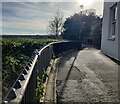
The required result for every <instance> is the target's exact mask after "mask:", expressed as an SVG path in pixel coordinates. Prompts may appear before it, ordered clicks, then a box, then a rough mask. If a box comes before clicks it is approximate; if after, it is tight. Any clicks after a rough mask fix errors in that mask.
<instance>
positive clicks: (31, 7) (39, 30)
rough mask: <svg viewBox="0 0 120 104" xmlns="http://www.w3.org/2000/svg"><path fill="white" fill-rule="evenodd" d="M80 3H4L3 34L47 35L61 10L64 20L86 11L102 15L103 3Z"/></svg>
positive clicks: (83, 0) (92, 1)
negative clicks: (90, 10) (54, 18)
mask: <svg viewBox="0 0 120 104" xmlns="http://www.w3.org/2000/svg"><path fill="white" fill-rule="evenodd" d="M77 1H78V2H62V1H61V2H2V33H3V34H47V26H48V24H49V21H51V20H52V19H53V17H54V15H55V14H56V11H57V10H58V9H59V10H60V11H61V12H62V13H63V14H64V19H65V18H67V17H69V16H71V15H72V14H74V13H77V12H79V10H80V5H81V4H83V5H84V6H85V9H86V8H87V9H88V8H93V9H96V13H97V14H98V15H102V12H103V2H100V1H98V2H95V0H77Z"/></svg>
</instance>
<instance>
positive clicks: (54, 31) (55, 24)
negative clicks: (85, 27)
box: [47, 11, 64, 37]
mask: <svg viewBox="0 0 120 104" xmlns="http://www.w3.org/2000/svg"><path fill="white" fill-rule="evenodd" d="M63 24H64V23H63V14H62V13H61V12H60V11H57V12H56V15H55V16H54V18H53V20H52V21H50V22H49V25H48V28H47V29H48V33H49V34H50V35H55V36H57V37H58V36H59V35H61V33H62V32H63V30H64V28H63Z"/></svg>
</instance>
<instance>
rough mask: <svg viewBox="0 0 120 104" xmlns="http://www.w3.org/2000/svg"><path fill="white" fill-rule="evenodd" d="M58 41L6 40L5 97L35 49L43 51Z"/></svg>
mask: <svg viewBox="0 0 120 104" xmlns="http://www.w3.org/2000/svg"><path fill="white" fill-rule="evenodd" d="M55 41H58V40H56V39H23V38H4V39H2V40H1V41H0V45H1V44H2V86H3V88H2V90H3V96H5V95H6V93H7V92H8V90H9V89H10V88H11V86H12V85H13V83H14V81H15V80H16V78H17V77H18V75H19V74H20V72H21V70H22V69H23V67H24V66H25V64H26V62H27V61H28V60H29V58H30V57H31V55H32V52H33V51H34V50H35V49H41V48H42V47H43V46H45V45H46V44H48V43H50V42H55Z"/></svg>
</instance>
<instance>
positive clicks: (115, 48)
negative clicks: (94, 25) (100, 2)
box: [101, 2, 120, 60]
mask: <svg viewBox="0 0 120 104" xmlns="http://www.w3.org/2000/svg"><path fill="white" fill-rule="evenodd" d="M114 4H115V2H105V3H104V13H103V27H102V42H101V50H102V52H103V53H104V54H106V55H108V56H110V57H113V58H115V59H117V60H120V56H119V52H120V49H119V47H120V28H119V27H120V2H118V4H117V7H118V11H117V20H116V31H115V40H114V41H113V40H108V36H109V25H110V24H109V22H110V7H112V6H113V5H114ZM118 21H119V22H118Z"/></svg>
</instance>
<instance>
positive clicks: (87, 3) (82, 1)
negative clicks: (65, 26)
mask: <svg viewBox="0 0 120 104" xmlns="http://www.w3.org/2000/svg"><path fill="white" fill-rule="evenodd" d="M93 1H94V0H79V4H80V5H84V6H90V5H91V4H92V3H93Z"/></svg>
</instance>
